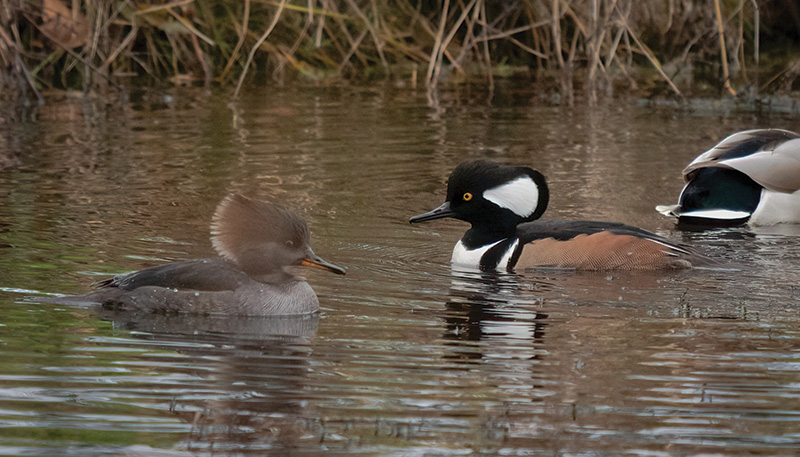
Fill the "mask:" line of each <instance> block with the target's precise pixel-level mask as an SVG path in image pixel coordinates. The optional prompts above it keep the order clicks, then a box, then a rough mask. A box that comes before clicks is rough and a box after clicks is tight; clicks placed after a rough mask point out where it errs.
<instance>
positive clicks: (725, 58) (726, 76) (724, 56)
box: [714, 0, 736, 95]
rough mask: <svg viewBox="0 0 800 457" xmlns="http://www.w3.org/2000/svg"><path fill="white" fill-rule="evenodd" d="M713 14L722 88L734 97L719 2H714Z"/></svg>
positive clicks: (734, 92)
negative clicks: (715, 22) (717, 35)
mask: <svg viewBox="0 0 800 457" xmlns="http://www.w3.org/2000/svg"><path fill="white" fill-rule="evenodd" d="M714 13H715V14H716V17H717V31H718V32H719V51H720V60H721V61H722V79H723V87H724V88H725V90H726V91H728V93H729V94H731V95H736V91H735V90H733V88H732V87H731V78H730V74H729V73H728V53H727V50H726V49H725V26H724V25H723V24H722V9H721V8H720V6H719V0H714Z"/></svg>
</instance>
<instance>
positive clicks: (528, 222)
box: [410, 160, 710, 271]
mask: <svg viewBox="0 0 800 457" xmlns="http://www.w3.org/2000/svg"><path fill="white" fill-rule="evenodd" d="M549 197H550V194H549V192H548V188H547V183H546V181H545V178H544V176H542V174H541V173H539V172H538V171H536V170H533V169H531V168H527V167H515V166H510V165H503V164H499V163H495V162H490V161H487V160H474V161H468V162H463V163H461V164H460V165H458V166H457V167H456V168H455V169H454V170H453V172H452V173H451V174H450V178H449V180H448V182H447V200H446V201H445V202H444V204H442V205H441V206H439V207H438V208H436V209H434V210H433V211H429V212H427V213H424V214H420V215H418V216H414V217H412V218H411V221H410V222H411V223H414V222H423V221H429V220H432V219H439V218H444V217H452V218H455V219H460V220H462V221H466V222H469V223H470V224H472V228H470V229H469V230H467V233H465V234H464V237H463V238H461V240H460V241H459V242H458V243H457V244H456V247H455V249H454V250H453V257H452V259H451V262H452V264H453V265H455V266H462V267H468V268H479V269H481V270H509V271H512V270H514V269H519V268H530V267H557V268H573V269H579V270H608V269H622V270H634V269H659V268H689V267H691V266H693V265H699V264H708V263H710V259H708V258H706V257H704V256H702V255H700V254H697V253H695V252H694V251H692V250H690V249H687V248H684V247H681V246H678V245H676V244H675V243H672V242H671V241H669V240H667V239H666V238H662V237H660V236H658V235H655V234H653V233H650V232H647V231H645V230H642V229H639V228H636V227H631V226H629V225H624V224H620V223H614V222H595V221H535V219H538V218H539V217H541V216H542V214H544V211H545V209H547V203H548V201H549Z"/></svg>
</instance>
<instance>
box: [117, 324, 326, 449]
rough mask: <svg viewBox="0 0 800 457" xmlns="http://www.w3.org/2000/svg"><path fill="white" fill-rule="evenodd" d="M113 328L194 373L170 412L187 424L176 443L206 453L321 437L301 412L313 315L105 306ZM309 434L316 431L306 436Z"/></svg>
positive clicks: (283, 446) (269, 446)
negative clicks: (260, 315)
mask: <svg viewBox="0 0 800 457" xmlns="http://www.w3.org/2000/svg"><path fill="white" fill-rule="evenodd" d="M103 317H104V318H105V319H108V320H110V321H112V322H113V323H114V327H115V328H121V329H126V330H128V331H130V332H132V335H133V336H135V337H136V338H140V339H142V340H146V341H147V342H148V343H147V344H148V348H149V350H150V351H159V350H163V351H170V352H171V351H175V352H177V353H178V354H180V355H181V356H182V358H181V365H182V366H184V367H187V368H190V369H191V370H192V371H195V372H196V373H197V375H196V376H197V377H196V379H194V380H193V381H192V382H191V383H190V384H187V385H186V389H185V390H186V391H185V392H176V395H175V396H174V397H173V398H172V399H171V400H170V402H169V411H170V412H171V413H172V414H175V415H176V416H177V417H179V418H181V419H182V420H183V421H185V422H186V423H187V424H189V425H190V427H191V431H190V432H189V433H188V435H187V436H186V437H185V439H184V440H182V444H181V447H184V446H185V448H186V449H187V450H189V451H193V452H198V451H200V452H211V451H212V450H214V449H215V448H216V447H217V446H218V445H219V444H218V443H226V444H225V445H224V449H225V452H236V451H237V449H238V450H245V449H246V450H250V451H253V450H257V449H260V450H265V451H266V450H271V451H280V450H287V449H293V448H295V447H296V445H297V441H298V440H299V439H300V438H301V437H305V439H308V440H309V441H313V440H314V439H318V437H319V436H321V433H322V432H321V431H320V428H319V424H318V423H317V422H318V421H315V420H313V419H310V418H311V417H314V413H313V411H307V402H305V401H303V400H302V399H301V398H300V397H302V392H304V391H305V390H307V385H306V384H307V375H308V371H309V360H308V359H309V356H310V353H311V350H310V349H309V347H308V343H309V341H310V340H311V339H312V338H313V337H314V335H315V333H316V331H317V326H318V323H319V318H318V316H317V315H312V316H298V317H272V318H255V317H250V318H244V317H229V318H221V317H209V316H206V317H201V316H196V315H176V314H172V315H170V314H156V313H131V312H110V311H104V312H103ZM308 435H312V436H314V438H309V437H308Z"/></svg>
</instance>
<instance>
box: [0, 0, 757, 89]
mask: <svg viewBox="0 0 800 457" xmlns="http://www.w3.org/2000/svg"><path fill="white" fill-rule="evenodd" d="M696 3H697V2H694V1H692V0H516V1H514V0H510V1H503V2H490V1H486V0H440V1H422V0H418V1H414V0H407V1H400V2H394V1H390V0H344V1H335V0H291V1H289V0H275V1H273V0H244V1H241V0H237V1H231V0H229V1H221V2H220V1H211V0H177V1H172V2H167V3H153V4H146V3H142V2H137V1H133V0H94V1H91V2H90V1H80V0H71V1H70V2H69V3H67V0H37V1H27V0H0V21H2V24H3V26H2V28H0V62H2V64H3V68H5V71H4V72H2V73H0V84H1V85H2V86H5V87H6V88H8V89H12V90H11V91H8V93H9V94H14V93H19V94H22V95H20V96H21V97H28V98H31V97H35V98H38V99H39V100H41V91H42V90H43V89H50V88H60V89H81V90H84V91H85V92H92V91H104V90H109V89H111V88H115V87H121V86H124V85H131V84H132V82H131V78H135V79H134V80H135V81H136V83H138V84H142V83H144V84H148V81H149V82H150V83H158V82H162V81H172V82H173V83H174V84H181V83H183V84H185V83H190V84H204V85H212V84H217V85H223V86H224V85H232V84H234V83H235V87H236V89H235V94H236V95H238V93H239V91H240V89H241V87H242V85H243V84H244V83H245V82H246V81H252V80H256V79H263V78H265V77H266V78H273V79H275V80H277V81H282V80H283V79H284V78H287V77H290V76H292V75H303V77H306V78H311V79H314V80H319V81H325V80H338V79H342V78H349V79H363V80H368V79H375V78H394V79H396V80H397V81H409V82H410V85H411V86H413V87H416V86H417V85H418V84H421V85H424V86H426V87H427V88H428V89H430V90H432V91H435V90H436V88H437V87H439V86H440V85H441V84H443V83H448V82H457V81H464V80H470V81H484V82H485V84H486V85H487V87H489V88H490V89H491V88H492V87H493V86H494V82H495V80H494V78H495V76H496V75H498V74H504V73H509V72H511V73H513V72H515V71H516V72H517V74H519V73H520V70H521V72H522V74H523V77H525V78H528V79H529V80H530V81H531V82H532V83H533V82H537V83H544V82H547V81H548V80H549V81H554V82H555V86H556V87H557V88H558V91H559V92H560V93H561V94H562V96H564V97H565V99H566V100H567V101H571V100H572V98H573V97H574V96H575V92H576V89H575V87H578V88H581V89H582V90H583V92H584V93H585V95H586V99H587V100H589V101H590V102H594V101H596V100H597V98H598V95H599V94H610V93H613V91H614V90H618V89H619V88H622V89H634V90H635V89H640V88H642V87H641V86H647V87H645V88H649V89H651V90H657V87H658V86H663V87H664V88H665V90H666V91H668V92H671V93H673V94H675V95H677V96H680V95H682V93H683V91H682V88H683V89H684V90H689V91H691V90H693V89H694V88H695V87H694V84H695V79H694V73H696V71H695V69H696V68H695V67H698V66H702V67H703V68H705V69H706V70H705V72H706V73H711V74H715V75H716V78H717V79H716V82H715V84H714V85H715V86H716V87H717V88H718V91H719V93H723V91H724V92H728V93H733V92H734V85H735V84H745V83H747V82H748V81H751V80H755V81H758V65H759V53H760V50H759V26H760V25H759V19H758V18H759V14H758V3H757V2H756V0H726V1H720V0H714V4H713V6H712V5H706V4H703V5H702V6H698V5H697V4H696ZM746 48H749V49H750V50H752V51H751V52H745V49H746ZM751 54H752V56H753V57H752V58H750V57H749V56H750V55H751ZM728 56H730V58H729V57H728ZM729 60H730V61H729ZM745 62H748V64H749V63H752V64H753V65H752V67H751V68H752V69H750V68H748V66H747V65H745ZM648 67H649V68H651V69H652V70H653V71H654V72H655V73H654V76H650V77H647V72H646V71H643V69H646V68H648ZM687 69H688V71H687ZM419 74H423V75H424V78H423V79H422V80H421V81H418V78H419V76H418V75H419ZM712 79H713V78H712ZM15 91H16V92H15Z"/></svg>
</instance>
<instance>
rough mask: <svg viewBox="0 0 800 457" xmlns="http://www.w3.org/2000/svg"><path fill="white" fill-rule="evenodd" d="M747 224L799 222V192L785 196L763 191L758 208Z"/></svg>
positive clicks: (784, 194)
mask: <svg viewBox="0 0 800 457" xmlns="http://www.w3.org/2000/svg"><path fill="white" fill-rule="evenodd" d="M748 222H749V223H750V224H752V225H773V224H780V223H782V222H800V190H799V191H797V192H794V193H791V194H786V193H783V192H773V191H771V190H768V189H763V190H762V191H761V200H760V201H759V203H758V208H756V210H755V211H754V212H753V215H752V216H751V217H750V220H749V221H748Z"/></svg>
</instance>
